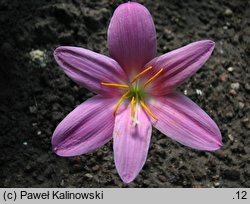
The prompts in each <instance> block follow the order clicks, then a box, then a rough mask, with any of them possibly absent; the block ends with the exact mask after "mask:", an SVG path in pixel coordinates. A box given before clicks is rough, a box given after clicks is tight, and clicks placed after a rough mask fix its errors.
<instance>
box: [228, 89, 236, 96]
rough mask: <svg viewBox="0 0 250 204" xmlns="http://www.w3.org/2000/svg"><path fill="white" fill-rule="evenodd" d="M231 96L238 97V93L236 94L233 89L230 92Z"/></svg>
mask: <svg viewBox="0 0 250 204" xmlns="http://www.w3.org/2000/svg"><path fill="white" fill-rule="evenodd" d="M229 94H230V95H231V96H236V95H237V93H236V91H235V90H234V89H231V90H230V91H229Z"/></svg>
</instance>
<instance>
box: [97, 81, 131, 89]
mask: <svg viewBox="0 0 250 204" xmlns="http://www.w3.org/2000/svg"><path fill="white" fill-rule="evenodd" d="M101 85H103V86H114V87H120V88H125V89H128V88H129V86H128V85H127V84H114V83H106V82H101Z"/></svg>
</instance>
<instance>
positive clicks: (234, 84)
mask: <svg viewBox="0 0 250 204" xmlns="http://www.w3.org/2000/svg"><path fill="white" fill-rule="evenodd" d="M231 88H232V89H234V90H238V89H239V88H240V84H239V83H238V82H236V83H232V84H231Z"/></svg>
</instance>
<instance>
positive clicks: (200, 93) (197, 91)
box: [195, 89, 203, 96]
mask: <svg viewBox="0 0 250 204" xmlns="http://www.w3.org/2000/svg"><path fill="white" fill-rule="evenodd" d="M195 91H196V94H197V95H200V96H202V95H203V92H202V91H201V90H200V89H196V90H195Z"/></svg>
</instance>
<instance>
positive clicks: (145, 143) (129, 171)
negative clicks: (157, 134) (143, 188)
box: [113, 106, 152, 183]
mask: <svg viewBox="0 0 250 204" xmlns="http://www.w3.org/2000/svg"><path fill="white" fill-rule="evenodd" d="M138 118H139V124H138V125H136V126H134V125H133V121H132V118H131V109H130V106H128V107H127V108H125V109H124V110H123V111H121V112H120V113H119V114H118V115H117V116H116V119H115V127H114V133H113V139H114V158H115V165H116V169H117V171H118V174H119V175H120V177H121V179H122V180H123V181H124V182H125V183H130V182H131V181H133V180H134V179H135V177H136V176H137V175H138V174H139V172H140V171H141V169H142V167H143V165H144V163H145V161H146V159H147V154H148V148H149V144H150V138H151V132H152V126H151V123H150V121H149V118H148V116H147V115H146V114H145V112H144V111H143V110H142V109H141V108H139V112H138Z"/></svg>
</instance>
